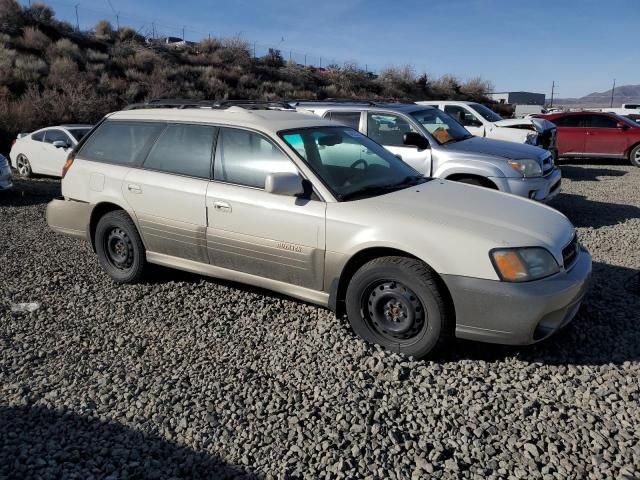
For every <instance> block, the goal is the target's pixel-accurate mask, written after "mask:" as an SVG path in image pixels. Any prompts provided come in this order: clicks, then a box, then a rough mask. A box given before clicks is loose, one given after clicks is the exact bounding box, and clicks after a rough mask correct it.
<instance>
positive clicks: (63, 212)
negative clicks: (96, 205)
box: [46, 198, 93, 240]
mask: <svg viewBox="0 0 640 480" xmlns="http://www.w3.org/2000/svg"><path fill="white" fill-rule="evenodd" d="M91 212H93V205H91V204H90V203H85V202H77V201H73V200H64V199H62V198H60V199H58V198H56V199H54V200H51V201H50V202H49V204H48V205H47V214H46V216H47V224H48V225H49V227H50V228H51V229H52V230H53V231H54V232H58V233H62V234H64V235H69V236H71V237H76V238H82V239H83V240H88V236H87V231H88V227H89V224H90V222H91Z"/></svg>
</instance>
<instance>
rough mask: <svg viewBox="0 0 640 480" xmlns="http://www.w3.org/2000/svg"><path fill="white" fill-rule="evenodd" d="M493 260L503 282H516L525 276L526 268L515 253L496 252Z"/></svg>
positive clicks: (506, 251)
mask: <svg viewBox="0 0 640 480" xmlns="http://www.w3.org/2000/svg"><path fill="white" fill-rule="evenodd" d="M493 258H494V260H495V262H496V266H497V267H498V270H499V272H500V274H501V275H502V278H503V279H504V280H507V281H510V282H517V281H518V280H521V279H522V278H523V277H526V276H527V267H526V266H525V264H524V263H523V262H522V260H521V259H520V255H518V254H517V253H516V252H513V251H508V250H505V251H501V252H496V253H494V255H493Z"/></svg>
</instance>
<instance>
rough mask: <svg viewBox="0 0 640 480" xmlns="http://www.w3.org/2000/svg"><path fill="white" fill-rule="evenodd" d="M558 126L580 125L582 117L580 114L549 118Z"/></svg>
mask: <svg viewBox="0 0 640 480" xmlns="http://www.w3.org/2000/svg"><path fill="white" fill-rule="evenodd" d="M551 121H552V122H553V123H555V124H556V126H558V127H581V126H582V119H581V117H580V115H567V116H566V117H558V118H554V119H553V120H551Z"/></svg>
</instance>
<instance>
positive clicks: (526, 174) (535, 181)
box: [292, 101, 562, 202]
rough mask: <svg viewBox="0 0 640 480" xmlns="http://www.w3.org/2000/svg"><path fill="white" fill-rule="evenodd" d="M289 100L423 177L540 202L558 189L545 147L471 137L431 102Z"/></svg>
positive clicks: (557, 178) (557, 172)
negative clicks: (350, 130) (347, 129)
mask: <svg viewBox="0 0 640 480" xmlns="http://www.w3.org/2000/svg"><path fill="white" fill-rule="evenodd" d="M292 103H293V105H294V106H295V107H296V108H297V109H298V111H301V112H307V111H308V112H312V113H314V114H316V115H318V116H320V117H323V118H326V119H331V120H334V121H337V122H340V123H342V124H344V125H348V126H350V127H352V128H355V129H357V130H359V131H360V132H362V133H364V134H365V135H367V136H368V137H369V138H371V139H372V140H375V141H376V142H378V143H379V144H381V145H384V146H385V147H386V148H387V150H389V151H390V152H392V153H394V154H396V155H397V156H399V157H400V158H402V160H404V161H405V162H407V163H408V164H409V165H411V166H412V167H413V168H415V169H416V170H418V171H419V172H420V173H422V174H424V175H426V176H429V177H437V178H446V179H448V180H455V181H458V182H463V183H470V184H473V185H480V186H484V187H489V188H494V189H497V190H500V191H502V192H506V193H512V194H515V195H519V196H521V197H526V198H530V199H533V200H539V201H544V202H548V201H550V200H551V199H553V198H554V197H555V196H556V195H557V194H558V193H559V192H560V181H561V176H562V175H561V172H560V169H559V168H557V167H556V166H555V164H554V160H553V154H552V153H551V152H549V151H547V150H544V149H542V148H539V147H535V146H532V145H526V144H520V143H514V142H507V141H503V140H493V139H489V138H483V137H475V136H473V135H472V134H471V133H470V132H469V131H468V130H466V129H465V128H464V127H463V126H462V125H460V123H458V122H457V121H456V120H454V119H453V118H452V117H451V116H450V115H449V114H447V113H445V112H443V111H441V110H438V109H437V108H434V107H431V106H425V105H416V104H401V103H398V104H389V103H376V102H363V103H354V102H350V103H349V102H305V101H300V102H292ZM405 134H408V135H407V137H408V138H405Z"/></svg>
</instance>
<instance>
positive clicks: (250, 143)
mask: <svg viewBox="0 0 640 480" xmlns="http://www.w3.org/2000/svg"><path fill="white" fill-rule="evenodd" d="M283 172H290V173H297V172H298V170H297V168H296V166H295V165H294V164H293V162H292V161H291V159H290V158H289V157H287V156H286V155H285V154H284V153H282V151H281V150H280V149H279V148H277V147H276V146H275V145H274V144H273V143H272V142H270V141H269V140H267V139H266V138H265V137H264V136H262V135H260V134H258V133H254V132H250V131H248V130H240V129H235V128H221V129H220V134H219V135H218V142H217V144H216V155H215V159H214V167H213V178H214V179H215V180H218V181H221V182H228V183H235V184H237V185H243V186H247V187H255V188H264V184H265V180H266V178H267V175H269V174H270V173H283Z"/></svg>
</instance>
